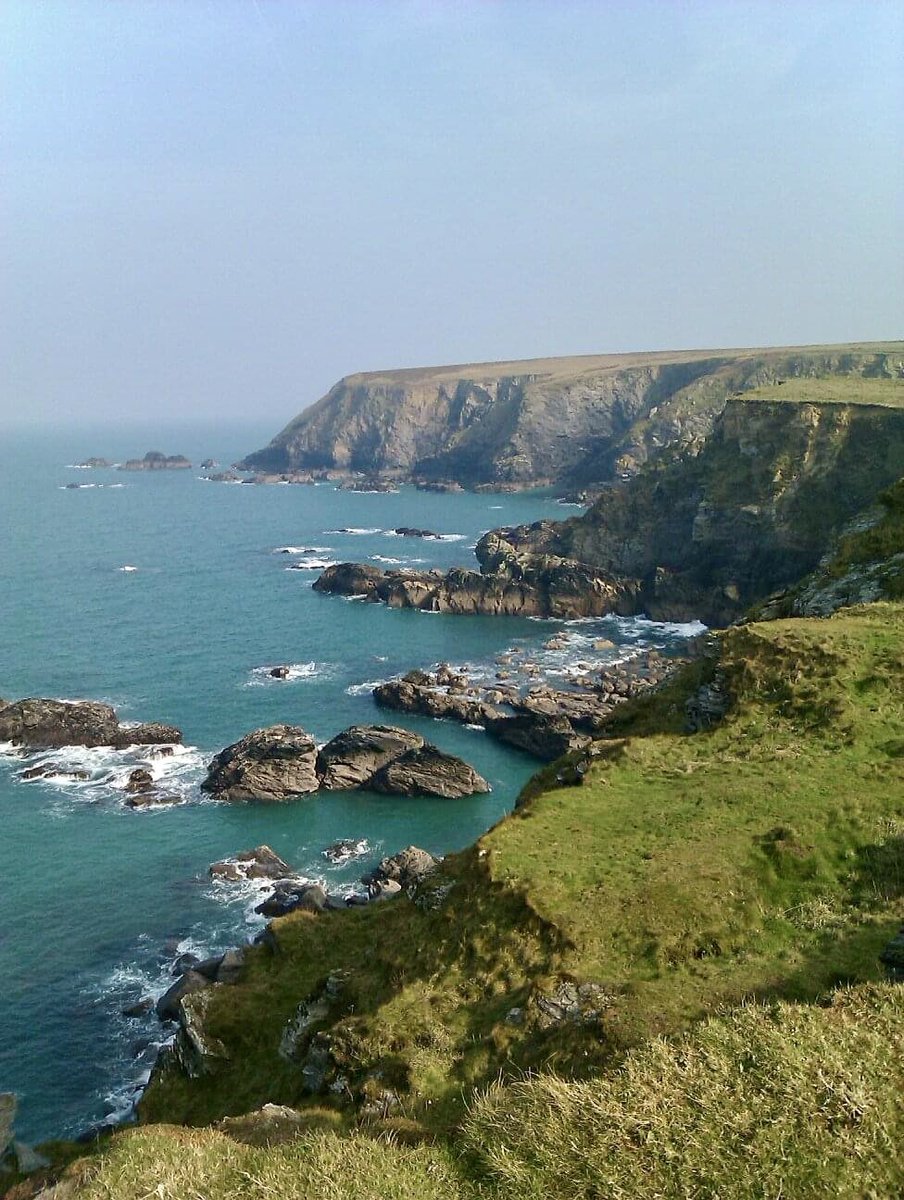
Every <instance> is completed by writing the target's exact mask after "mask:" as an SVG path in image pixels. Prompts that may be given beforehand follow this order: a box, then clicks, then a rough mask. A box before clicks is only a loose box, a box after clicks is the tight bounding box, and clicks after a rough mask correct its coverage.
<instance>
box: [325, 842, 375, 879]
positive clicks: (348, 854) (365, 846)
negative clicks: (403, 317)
mask: <svg viewBox="0 0 904 1200" xmlns="http://www.w3.org/2000/svg"><path fill="white" fill-rule="evenodd" d="M339 842H343V843H345V845H344V846H343V849H342V850H341V851H340V852H338V853H333V854H330V853H329V847H327V849H326V850H321V851H320V853H321V855H322V857H323V858H325V859H326V860H327V861H328V862H329V864H330V865H329V867H327V868H326V870H328V871H329V870H334V871H337V870H340V869H341V868H342V867H345V866H347V865H348V863H350V862H353V861H355V860H356V859H359V858H366V857H367V856H368V855H369V854H370V853H371V845H370V842H369V841H368V840H367V838H336V843H339ZM336 843H334V844H336Z"/></svg>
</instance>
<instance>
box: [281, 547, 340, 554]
mask: <svg viewBox="0 0 904 1200" xmlns="http://www.w3.org/2000/svg"><path fill="white" fill-rule="evenodd" d="M272 553H273V554H332V553H333V547H332V546H275V547H274V548H273V551H272Z"/></svg>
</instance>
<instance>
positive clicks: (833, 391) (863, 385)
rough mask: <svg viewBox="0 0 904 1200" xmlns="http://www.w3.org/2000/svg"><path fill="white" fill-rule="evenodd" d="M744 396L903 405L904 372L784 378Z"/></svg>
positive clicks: (888, 405)
mask: <svg viewBox="0 0 904 1200" xmlns="http://www.w3.org/2000/svg"><path fill="white" fill-rule="evenodd" d="M743 398H744V399H745V400H781V401H784V402H785V403H790V404H879V405H882V406H883V407H886V408H904V376H902V377H899V378H893V379H887V378H870V377H868V376H863V375H834V376H827V377H826V378H822V379H814V378H809V377H804V378H800V379H787V380H785V381H784V382H783V383H782V384H766V385H764V386H762V387H758V388H751V389H750V390H749V391H745V392H744V393H743Z"/></svg>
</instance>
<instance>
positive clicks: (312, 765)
mask: <svg viewBox="0 0 904 1200" xmlns="http://www.w3.org/2000/svg"><path fill="white" fill-rule="evenodd" d="M316 762H317V747H316V746H315V745H314V740H313V738H312V737H311V736H310V734H308V733H306V732H305V731H304V730H303V729H302V728H300V726H297V725H271V726H269V727H268V728H266V729H256V730H254V731H253V732H252V733H249V734H246V735H245V737H243V738H242V739H241V740H240V741H238V742H235V743H234V744H233V745H231V746H227V747H226V749H225V750H222V751H221V752H220V753H219V754H218V755H217V756H216V758H214V759H213V761H212V762H211V764H210V766H209V767H208V770H207V778H206V779H205V780H204V782H203V783H202V784H201V790H202V791H204V792H209V793H211V794H212V795H214V796H217V797H218V798H219V799H221V800H233V801H242V800H264V801H278V800H287V799H289V798H290V797H292V796H298V795H302V794H304V793H306V792H315V791H317V788H318V787H319V786H320V785H319V780H318V778H317V772H316Z"/></svg>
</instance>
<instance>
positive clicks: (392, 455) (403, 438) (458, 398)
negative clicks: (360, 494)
mask: <svg viewBox="0 0 904 1200" xmlns="http://www.w3.org/2000/svg"><path fill="white" fill-rule="evenodd" d="M889 350H891V351H892V352H893V353H894V354H896V355H897V358H898V359H899V358H900V357H901V349H900V347H895V346H890V347H881V346H861V347H842V348H833V347H816V348H805V349H801V350H767V351H737V350H734V351H710V352H683V353H674V354H669V353H661V354H639V355H638V354H635V355H610V356H596V357H593V356H588V357H583V358H567V359H536V360H526V361H523V362H517V363H500V364H483V365H479V366H467V367H445V368H434V369H425V370H410V371H395V372H388V373H372V374H363V375H354V376H349V377H348V378H346V379H343V380H340V382H339V383H337V384H336V385H335V387H333V388H332V389H331V390H330V391H329V392H328V393H327V395H326V396H324V397H323V398H322V399H321V400H319V401H318V402H317V403H316V404H314V405H313V406H312V407H311V408H309V409H306V410H305V411H304V412H303V413H301V414H300V415H299V416H298V417H296V418H295V419H294V420H293V421H292V422H290V424H289V425H287V426H286V428H285V429H284V430H283V431H282V432H281V433H280V434H278V435H277V436H276V437H275V438H274V439H273V441H272V442H271V443H270V445H269V446H267V447H265V448H264V449H262V450H259V451H257V452H255V453H253V454H250V455H249V456H248V457H247V458H246V459H245V461H244V464H243V465H244V466H246V467H248V468H252V469H255V470H266V471H291V470H297V469H310V468H320V467H332V468H340V469H347V470H350V471H363V472H367V473H369V474H370V473H381V474H387V475H392V476H397V477H402V478H423V479H428V480H429V479H433V480H437V479H451V480H456V481H458V482H460V483H463V484H465V485H475V484H480V483H515V484H529V483H545V482H553V481H554V482H557V483H563V484H566V485H570V486H579V485H582V484H587V483H595V482H605V481H608V480H615V479H624V478H626V477H629V476H630V475H633V474H634V473H635V472H636V471H637V470H638V469H639V468H640V467H641V466H642V465H643V464H645V463H647V462H653V461H656V460H657V459H658V458H660V457H661V455H662V454H663V453H664V452H666V451H670V450H673V449H692V448H695V447H699V446H700V445H701V444H702V442H703V441H704V440H705V439H706V437H707V436H708V434H709V433H710V431H711V429H712V427H713V422H714V421H715V418H716V417H717V416H718V414H719V413H720V412H721V411H722V409H723V407H724V406H725V403H726V400H727V399H728V398H729V397H730V396H731V395H733V394H734V393H737V392H744V391H748V390H751V389H754V388H759V387H762V386H764V385H769V384H776V385H777V384H778V383H779V381H786V380H800V379H805V378H814V379H818V378H825V377H827V376H832V377H834V376H837V377H840V378H847V379H851V380H854V379H859V378H863V377H867V378H870V377H876V376H883V375H888V374H889V372H890V371H893V370H894V369H895V368H894V367H891V368H890V367H889V363H888V352H889Z"/></svg>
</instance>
